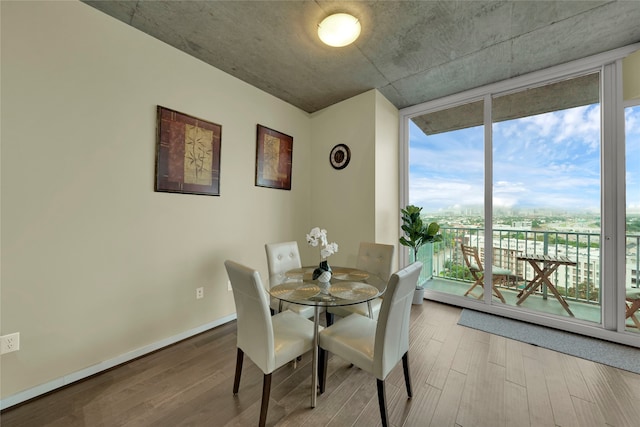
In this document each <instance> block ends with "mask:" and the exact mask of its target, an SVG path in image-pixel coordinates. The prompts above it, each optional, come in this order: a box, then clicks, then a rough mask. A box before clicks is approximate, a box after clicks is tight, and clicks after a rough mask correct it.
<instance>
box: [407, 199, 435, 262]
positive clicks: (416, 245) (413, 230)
mask: <svg viewBox="0 0 640 427" xmlns="http://www.w3.org/2000/svg"><path fill="white" fill-rule="evenodd" d="M400 212H401V213H402V231H403V232H404V236H402V237H400V244H401V245H403V246H408V247H409V248H411V250H412V252H413V260H414V261H415V260H417V259H418V251H419V250H420V248H421V247H422V245H424V244H425V243H433V242H441V241H442V235H441V234H439V231H440V226H439V225H438V223H436V222H431V223H429V224H427V223H425V222H424V221H422V218H421V217H420V213H421V212H422V208H419V207H417V206H414V205H407V206H406V207H405V208H404V209H401V210H400Z"/></svg>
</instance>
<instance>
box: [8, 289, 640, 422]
mask: <svg viewBox="0 0 640 427" xmlns="http://www.w3.org/2000/svg"><path fill="white" fill-rule="evenodd" d="M460 311H461V309H460V308H457V307H451V306H447V305H444V304H439V303H436V302H431V301H425V302H424V303H423V305H422V306H413V308H412V315H411V316H412V318H411V332H410V336H411V349H410V351H409V358H410V364H411V377H412V383H413V391H414V397H413V399H412V400H407V396H406V391H405V388H404V380H403V375H402V367H401V366H402V365H401V364H399V365H398V367H396V369H395V370H394V371H393V372H392V373H391V374H390V376H389V378H388V379H387V400H388V407H389V411H390V421H391V424H392V425H393V426H396V427H400V426H420V427H422V426H434V427H443V426H452V427H457V426H461V427H483V426H486V427H498V426H504V427H513V426H516V427H519V426H532V427H533V426H535V427H538V426H551V427H554V426H562V427H589V426H615V427H638V426H640V375H637V374H633V373H629V372H626V371H622V370H619V369H615V368H611V367H608V366H604V365H600V364H597V363H593V362H589V361H586V360H583V359H579V358H575V357H572V356H567V355H565V354H562V353H556V352H553V351H550V350H546V349H543V348H539V347H535V346H532V345H529V344H524V343H521V342H519V341H513V340H509V339H505V338H502V337H499V336H495V335H491V334H487V333H485V332H480V331H476V330H474V329H469V328H465V327H462V326H458V325H457V324H456V323H457V321H458V317H459V315H460ZM235 341H236V336H235V322H231V323H229V324H226V325H223V326H221V327H218V328H216V329H213V330H211V331H208V332H205V333H203V334H200V335H198V336H196V337H193V338H190V339H188V340H185V341H182V342H180V343H178V344H175V345H173V346H170V347H168V348H165V349H163V350H160V351H157V352H155V353H153V354H150V355H148V356H145V357H142V358H140V359H137V360H135V361H132V362H130V363H127V364H125V365H122V366H120V367H117V368H114V369H111V370H109V371H107V372H104V373H102V374H99V375H96V376H94V377H92V378H90V379H87V380H83V381H80V382H78V383H76V384H72V385H70V386H68V387H66V388H64V389H61V390H58V391H55V392H53V393H50V394H48V395H46V396H43V397H39V398H37V399H34V400H32V401H30V402H27V403H25V404H22V405H18V406H16V407H13V408H9V409H7V410H5V411H4V412H3V413H2V414H0V424H1V425H2V427H11V426H21V427H31V426H38V427H41V426H64V427H69V426H225V427H231V426H253V425H256V424H257V420H258V413H259V409H260V394H261V389H262V373H261V372H260V370H259V369H258V368H256V366H255V365H253V363H252V362H251V361H250V360H248V359H246V358H245V364H244V372H243V375H242V382H241V384H240V392H239V394H238V395H237V396H233V394H232V391H231V390H232V387H233V375H234V368H235V357H236V350H235ZM310 359H311V357H310V354H309V355H305V356H304V357H303V360H302V361H301V362H300V363H298V365H297V367H295V368H294V367H293V366H292V365H287V366H285V367H283V368H281V369H279V370H278V371H276V372H275V373H274V375H273V382H272V391H271V402H270V405H269V415H268V419H267V424H268V425H269V426H296V427H297V426H331V427H345V426H366V427H371V426H378V425H380V415H379V412H378V403H377V395H376V384H375V379H374V378H373V377H371V376H370V375H368V374H366V373H365V372H362V371H361V370H359V369H357V368H353V367H350V366H349V364H347V363H346V362H344V361H342V360H340V359H339V358H337V357H332V358H331V359H330V360H329V377H328V380H327V390H326V392H325V393H324V394H323V395H321V396H319V397H318V403H317V406H316V408H315V409H311V408H310V407H309V400H310V395H309V393H310V391H309V388H310V386H311V378H310Z"/></svg>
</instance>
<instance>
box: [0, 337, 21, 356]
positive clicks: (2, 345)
mask: <svg viewBox="0 0 640 427" xmlns="http://www.w3.org/2000/svg"><path fill="white" fill-rule="evenodd" d="M18 350H20V332H16V333H15V334H9V335H3V336H1V337H0V354H5V353H11V352H12V351H18Z"/></svg>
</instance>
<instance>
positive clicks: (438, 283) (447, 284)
mask: <svg viewBox="0 0 640 427" xmlns="http://www.w3.org/2000/svg"><path fill="white" fill-rule="evenodd" d="M470 286H471V283H468V282H459V281H455V280H448V279H442V278H436V277H434V278H433V279H431V280H428V281H427V282H426V284H425V289H429V290H433V291H438V292H443V293H446V294H450V295H459V296H464V293H465V292H466V291H467V289H469V287H470ZM499 289H500V292H501V293H502V296H503V297H504V299H505V300H506V302H507V305H510V306H513V307H518V306H517V305H516V301H517V300H518V298H517V294H518V292H519V291H518V290H516V289H515V288H511V289H509V288H502V287H500V288H499ZM474 293H475V294H476V295H480V292H479V290H478V287H476V289H474ZM466 298H473V297H472V296H470V295H469V296H467V297H466ZM494 301H497V302H499V301H500V300H499V299H498V298H494ZM567 303H568V304H569V308H570V309H571V311H572V312H573V314H574V316H575V318H576V319H580V320H585V321H588V322H594V323H597V324H600V319H601V310H600V305H596V304H585V303H583V302H578V301H570V300H567ZM520 307H522V308H526V309H528V310H534V311H538V312H542V313H548V314H552V315H555V316H560V317H567V318H571V316H570V315H569V313H567V311H566V310H565V309H564V308H563V307H562V306H561V305H560V303H559V302H558V300H557V299H556V298H555V297H554V296H553V294H551V292H549V295H548V297H547V299H544V298H543V297H542V295H540V294H533V295H530V296H529V297H528V298H527V299H526V300H525V301H524V302H523V303H522V304H521V305H520ZM627 326H630V327H629V328H628V329H629V330H631V331H638V329H637V328H635V327H633V323H632V322H631V321H630V320H629V321H628V322H627ZM638 332H640V331H638Z"/></svg>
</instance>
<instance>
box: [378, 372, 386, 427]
mask: <svg viewBox="0 0 640 427" xmlns="http://www.w3.org/2000/svg"><path fill="white" fill-rule="evenodd" d="M376 381H377V383H378V404H379V405H380V420H381V421H382V427H387V426H388V425H389V416H388V415H387V402H386V399H385V397H384V380H379V379H377V378H376Z"/></svg>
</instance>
